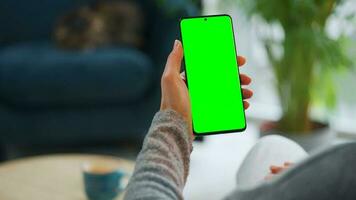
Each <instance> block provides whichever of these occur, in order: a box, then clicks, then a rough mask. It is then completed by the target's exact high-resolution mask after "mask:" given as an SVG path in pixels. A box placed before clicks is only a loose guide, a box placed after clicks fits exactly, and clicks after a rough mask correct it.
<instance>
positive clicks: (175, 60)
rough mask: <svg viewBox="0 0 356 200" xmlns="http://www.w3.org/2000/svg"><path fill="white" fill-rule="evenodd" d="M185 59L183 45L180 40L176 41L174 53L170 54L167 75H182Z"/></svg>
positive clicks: (166, 68) (166, 69)
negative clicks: (181, 69)
mask: <svg viewBox="0 0 356 200" xmlns="http://www.w3.org/2000/svg"><path fill="white" fill-rule="evenodd" d="M182 59H183V48H182V43H181V42H180V41H179V40H175V41H174V45H173V49H172V52H171V53H170V54H169V56H168V59H167V63H166V67H165V70H164V71H165V73H177V74H179V73H180V68H181V65H182Z"/></svg>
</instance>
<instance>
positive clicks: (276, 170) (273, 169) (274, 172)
mask: <svg viewBox="0 0 356 200" xmlns="http://www.w3.org/2000/svg"><path fill="white" fill-rule="evenodd" d="M292 165H293V163H291V162H284V164H283V166H278V165H271V166H270V167H269V170H270V173H269V174H268V175H267V176H266V177H265V180H270V179H272V178H273V177H274V176H275V175H277V174H280V173H281V172H283V171H285V170H286V169H288V168H289V167H290V166H292Z"/></svg>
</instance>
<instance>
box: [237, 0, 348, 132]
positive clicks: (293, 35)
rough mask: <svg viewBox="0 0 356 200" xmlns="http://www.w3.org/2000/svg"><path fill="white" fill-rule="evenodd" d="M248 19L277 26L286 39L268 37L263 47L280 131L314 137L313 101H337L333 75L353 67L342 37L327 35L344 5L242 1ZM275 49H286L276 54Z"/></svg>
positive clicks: (322, 0)
mask: <svg viewBox="0 0 356 200" xmlns="http://www.w3.org/2000/svg"><path fill="white" fill-rule="evenodd" d="M242 2H243V6H244V8H246V11H247V14H248V15H249V16H258V17H259V18H260V19H262V20H263V21H264V22H265V23H267V24H268V25H276V24H277V25H278V26H279V27H281V29H282V31H283V35H284V38H283V39H282V40H274V39H273V38H268V37H267V38H264V39H263V44H264V47H265V50H266V52H267V55H268V59H269V61H270V63H271V65H272V68H273V72H274V75H275V78H276V89H277V92H278V95H279V99H280V103H281V107H282V117H281V119H280V120H279V121H278V122H277V125H276V129H278V130H279V131H281V132H283V133H287V134H288V133H301V134H308V133H312V132H313V129H314V128H315V123H313V121H312V119H311V118H310V108H311V105H312V103H313V102H315V101H314V100H319V103H323V104H326V105H332V104H333V103H334V100H335V94H334V92H335V91H334V88H333V86H334V84H333V82H332V81H333V79H332V75H333V73H334V72H335V70H337V69H340V68H342V67H347V66H349V64H350V63H349V62H350V61H349V60H348V58H347V56H346V54H345V52H344V50H343V48H342V45H341V43H342V41H343V40H342V38H339V39H332V38H330V37H329V36H328V35H327V33H326V31H325V27H326V23H327V20H328V18H329V17H330V16H331V15H332V14H333V13H334V12H335V11H336V8H337V6H338V5H339V4H341V3H342V2H343V1H342V0H242ZM275 49H280V50H282V53H278V52H277V53H276V51H275Z"/></svg>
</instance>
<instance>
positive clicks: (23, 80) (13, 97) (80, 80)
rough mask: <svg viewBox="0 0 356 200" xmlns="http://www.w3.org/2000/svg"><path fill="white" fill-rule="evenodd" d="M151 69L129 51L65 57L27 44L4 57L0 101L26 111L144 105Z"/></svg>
mask: <svg viewBox="0 0 356 200" xmlns="http://www.w3.org/2000/svg"><path fill="white" fill-rule="evenodd" d="M152 74H153V73H152V63H151V61H150V59H149V58H148V57H147V56H146V55H144V54H143V53H141V52H139V51H137V50H133V49H128V48H118V47H116V48H113V47H112V48H102V49H97V50H93V51H85V52H78V51H64V50H59V49H57V48H55V47H54V46H52V45H50V44H49V43H45V42H43V43H26V44H18V45H15V46H11V47H8V48H5V49H2V50H1V51H0V101H3V102H6V103H10V104H16V105H22V106H59V105H62V106H63V105H74V104H77V105H95V104H103V103H123V102H132V101H135V100H138V99H140V98H141V97H142V96H144V95H145V93H146V92H147V90H148V89H149V88H150V86H151V83H152V82H153V80H152V77H153V76H152Z"/></svg>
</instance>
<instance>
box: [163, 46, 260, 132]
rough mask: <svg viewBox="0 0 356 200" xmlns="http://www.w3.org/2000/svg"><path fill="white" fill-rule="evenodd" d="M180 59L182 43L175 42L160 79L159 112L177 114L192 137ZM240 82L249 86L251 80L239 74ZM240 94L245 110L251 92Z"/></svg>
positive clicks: (247, 90)
mask: <svg viewBox="0 0 356 200" xmlns="http://www.w3.org/2000/svg"><path fill="white" fill-rule="evenodd" d="M182 59H183V48H182V43H181V42H180V41H179V40H175V41H174V46H173V50H172V52H171V53H170V54H169V56H168V59H167V63H166V67H165V69H164V72H163V75H162V79H161V88H162V98H161V110H165V109H172V110H174V111H176V112H178V113H179V114H180V115H181V116H182V117H183V118H184V119H185V120H186V122H187V123H188V126H189V131H190V133H191V135H193V131H192V114H191V108H190V100H189V94H188V89H187V86H186V84H185V75H184V73H182V74H180V70H181V64H182ZM237 61H238V64H239V66H242V65H244V64H245V62H246V60H245V58H244V57H242V56H237ZM240 80H241V84H242V85H249V84H250V83H251V78H250V77H248V76H247V75H245V74H240ZM242 93H243V98H244V101H243V102H244V108H245V109H247V108H248V107H249V103H248V102H247V101H246V100H247V99H249V98H251V97H252V95H253V92H252V91H251V90H249V89H243V90H242Z"/></svg>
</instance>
